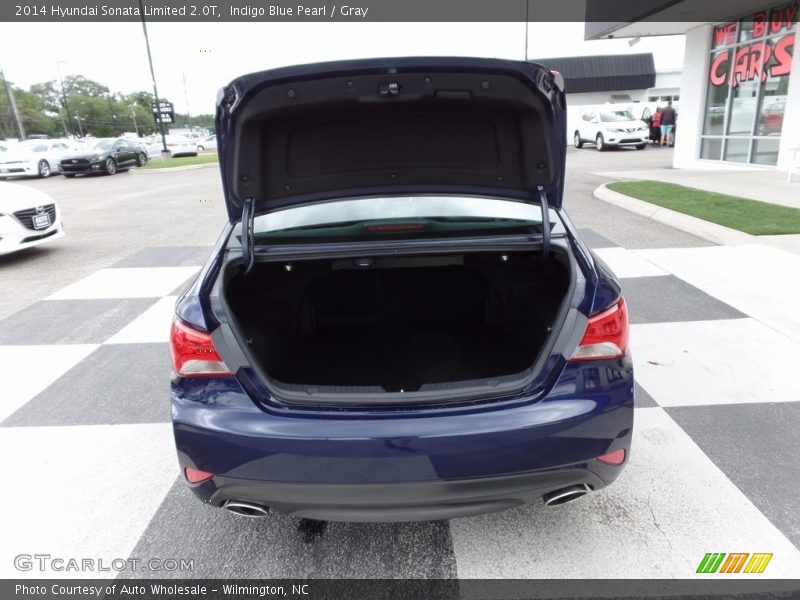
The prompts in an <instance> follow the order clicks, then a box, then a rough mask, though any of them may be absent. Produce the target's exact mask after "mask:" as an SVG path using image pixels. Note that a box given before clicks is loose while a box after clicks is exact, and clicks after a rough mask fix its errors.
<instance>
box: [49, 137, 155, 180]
mask: <svg viewBox="0 0 800 600" xmlns="http://www.w3.org/2000/svg"><path fill="white" fill-rule="evenodd" d="M145 164H147V151H146V150H142V149H141V148H140V147H138V146H135V145H133V144H131V143H130V142H129V141H128V140H126V139H125V138H119V139H114V138H97V139H94V140H92V141H91V142H90V143H88V144H85V145H84V147H82V148H80V149H77V150H76V151H75V152H72V153H70V154H68V155H67V156H65V157H64V158H62V159H61V161H59V169H60V170H61V172H62V173H63V174H64V177H75V175H88V174H91V173H105V174H106V175H114V174H115V173H117V172H118V171H123V172H124V171H127V170H128V169H130V168H132V167H142V166H144V165H145Z"/></svg>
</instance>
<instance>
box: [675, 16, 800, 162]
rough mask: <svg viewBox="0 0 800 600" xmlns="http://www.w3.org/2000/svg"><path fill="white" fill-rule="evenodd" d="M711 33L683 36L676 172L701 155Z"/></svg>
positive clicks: (707, 30)
mask: <svg viewBox="0 0 800 600" xmlns="http://www.w3.org/2000/svg"><path fill="white" fill-rule="evenodd" d="M711 29H712V26H711V25H710V24H705V25H701V26H700V27H696V28H694V29H690V30H689V31H687V32H686V50H685V54H684V59H683V80H682V81H681V100H680V105H679V107H678V130H677V135H676V136H675V153H674V155H673V158H672V166H673V167H675V168H676V169H691V168H693V167H694V168H697V166H698V164H697V162H696V161H697V157H698V156H699V155H700V134H701V133H702V131H703V117H704V113H705V110H704V109H705V101H706V89H707V87H708V66H709V61H710V59H709V53H710V51H711ZM797 54H800V53H797ZM795 60H797V56H795ZM799 79H800V78H799Z"/></svg>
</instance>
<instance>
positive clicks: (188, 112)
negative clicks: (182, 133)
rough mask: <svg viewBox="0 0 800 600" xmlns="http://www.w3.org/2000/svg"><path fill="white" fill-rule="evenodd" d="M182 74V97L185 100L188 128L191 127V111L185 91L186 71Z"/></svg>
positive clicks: (187, 94)
mask: <svg viewBox="0 0 800 600" xmlns="http://www.w3.org/2000/svg"><path fill="white" fill-rule="evenodd" d="M181 75H183V97H184V99H185V100H186V116H187V118H188V119H189V129H191V128H192V111H191V110H189V93H188V92H187V91H186V73H181Z"/></svg>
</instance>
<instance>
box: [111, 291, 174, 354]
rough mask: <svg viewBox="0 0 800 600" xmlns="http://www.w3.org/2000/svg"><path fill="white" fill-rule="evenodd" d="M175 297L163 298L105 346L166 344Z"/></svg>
mask: <svg viewBox="0 0 800 600" xmlns="http://www.w3.org/2000/svg"><path fill="white" fill-rule="evenodd" d="M176 299H177V296H164V297H163V298H161V299H160V300H159V301H158V302H156V303H155V304H153V305H152V306H151V307H150V308H148V309H147V310H146V311H144V312H143V313H142V314H141V315H139V316H138V317H136V318H135V319H134V320H133V321H131V322H130V323H128V325H126V326H125V327H123V328H122V329H121V330H120V331H119V332H117V333H116V334H114V335H113V336H111V337H110V338H109V339H108V340H106V341H105V343H106V344H143V343H150V342H168V341H169V329H170V323H171V322H172V316H173V315H174V314H175V300H176Z"/></svg>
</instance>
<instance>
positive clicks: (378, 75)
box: [216, 58, 566, 223]
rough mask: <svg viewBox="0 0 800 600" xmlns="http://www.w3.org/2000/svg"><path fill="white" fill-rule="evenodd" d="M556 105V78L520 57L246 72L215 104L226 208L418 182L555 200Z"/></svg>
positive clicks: (422, 189)
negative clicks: (516, 58)
mask: <svg viewBox="0 0 800 600" xmlns="http://www.w3.org/2000/svg"><path fill="white" fill-rule="evenodd" d="M564 109H565V103H564V93H563V80H562V78H561V76H560V75H559V74H558V73H554V72H551V71H549V70H547V69H546V68H545V67H542V66H541V65H537V64H534V63H528V62H517V61H507V60H496V59H484V58H395V59H370V60H357V61H343V62H331V63H322V64H313V65H303V66H296V67H286V68H281V69H274V70H270V71H262V72H260V73H253V74H250V75H246V76H243V77H240V78H238V79H236V80H235V81H233V82H232V83H231V84H230V85H229V86H228V87H226V88H224V89H223V90H221V91H220V94H219V97H218V102H217V114H216V126H217V133H218V147H219V156H220V169H221V171H222V178H223V187H224V192H225V201H226V204H227V209H228V216H229V219H230V221H231V222H232V223H235V222H237V221H239V220H240V219H242V216H243V210H246V211H247V212H248V214H247V215H245V218H248V217H249V218H252V216H253V215H258V214H263V213H267V212H270V211H272V210H276V209H281V208H286V207H291V206H298V205H302V204H309V203H314V202H324V201H330V200H335V199H338V198H353V197H359V196H360V197H365V196H367V197H369V196H386V195H396V194H421V193H422V194H435V193H442V194H455V195H478V196H483V197H487V196H488V197H501V198H508V199H515V200H520V201H524V202H535V203H543V202H546V203H547V204H548V205H549V206H550V207H553V208H560V207H561V203H562V194H563V182H564V157H565V146H564V135H565V126H566V121H565V112H564ZM248 205H249V206H248ZM246 207H247V208H246Z"/></svg>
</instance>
